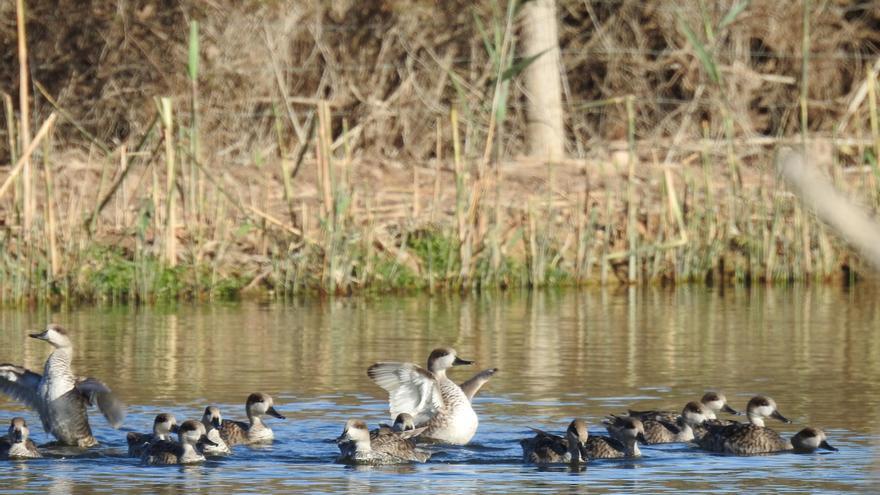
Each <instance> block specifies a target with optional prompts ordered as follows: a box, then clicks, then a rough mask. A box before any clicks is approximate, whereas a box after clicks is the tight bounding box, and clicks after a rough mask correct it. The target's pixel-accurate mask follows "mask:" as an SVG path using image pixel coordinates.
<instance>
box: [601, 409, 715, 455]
mask: <svg viewBox="0 0 880 495" xmlns="http://www.w3.org/2000/svg"><path fill="white" fill-rule="evenodd" d="M616 419H617V416H613V415H612V416H610V417H609V418H608V419H606V420H605V422H604V423H605V424H606V425H607V428H608V432H609V433H611V434H612V436H614V434H613V433H614V432H617V431H619V430H618V429H617V427H616V426H614V425H615V424H616ZM705 421H706V407H705V406H703V404H701V403H699V402H688V403H687V404H686V405H685V406H684V409H682V411H681V414H680V415H678V417H677V418H676V419H675V420H674V421H672V422H670V421H668V420H666V419H663V416H659V415H658V416H657V417H656V419H652V418H650V417H648V418H646V419H642V420H641V422H642V426H643V427H644V429H645V440H647V442H646V443H647V444H648V445H654V444H658V443H675V442H690V441H691V440H693V439H694V428H695V427H697V426H698V425H701V424H703V423H704V422H705ZM618 440H622V439H620V438H618Z"/></svg>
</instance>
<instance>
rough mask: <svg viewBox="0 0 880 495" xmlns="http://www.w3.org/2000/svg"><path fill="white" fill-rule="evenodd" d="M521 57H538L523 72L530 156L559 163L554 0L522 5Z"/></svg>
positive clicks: (559, 108) (561, 135)
mask: <svg viewBox="0 0 880 495" xmlns="http://www.w3.org/2000/svg"><path fill="white" fill-rule="evenodd" d="M522 36H523V43H522V47H523V48H522V50H523V54H522V56H523V58H525V57H530V56H533V55H535V54H539V53H540V54H541V55H540V56H539V57H538V59H537V60H535V61H534V62H532V64H531V65H529V67H528V68H526V71H525V86H526V93H527V99H528V103H527V107H526V108H527V117H526V118H527V120H528V129H527V139H528V153H529V155H530V156H534V157H541V158H544V159H547V160H558V159H560V158H562V157H563V156H564V154H565V128H564V127H563V124H562V84H561V81H560V70H559V38H558V35H557V26H556V0H532V1H530V2H528V3H526V4H525V5H524V6H523V29H522Z"/></svg>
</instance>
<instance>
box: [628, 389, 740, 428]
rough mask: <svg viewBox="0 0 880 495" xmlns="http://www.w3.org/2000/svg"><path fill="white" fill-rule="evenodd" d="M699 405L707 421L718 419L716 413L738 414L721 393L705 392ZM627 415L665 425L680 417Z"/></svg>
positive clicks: (653, 412)
mask: <svg viewBox="0 0 880 495" xmlns="http://www.w3.org/2000/svg"><path fill="white" fill-rule="evenodd" d="M700 404H702V405H703V407H704V410H703V414H704V415H705V416H706V420H707V421H712V420H715V419H718V416H717V413H719V412H726V413H728V414H733V415H739V414H740V413H739V412H737V410H736V409H734V408H732V407H730V405H728V404H727V397H725V396H724V394H722V393H721V392H711V391H710V392H706V393H705V394H703V397H701V398H700ZM627 414H628V415H629V416H633V417H635V418H638V419H639V420H641V421H645V420H646V419H653V420H658V421H665V422H667V423H675V422H676V421H677V420H678V418H679V417H680V414H679V413H678V412H676V411H658V410H649V411H634V410H632V409H630V410H629V411H628V412H627Z"/></svg>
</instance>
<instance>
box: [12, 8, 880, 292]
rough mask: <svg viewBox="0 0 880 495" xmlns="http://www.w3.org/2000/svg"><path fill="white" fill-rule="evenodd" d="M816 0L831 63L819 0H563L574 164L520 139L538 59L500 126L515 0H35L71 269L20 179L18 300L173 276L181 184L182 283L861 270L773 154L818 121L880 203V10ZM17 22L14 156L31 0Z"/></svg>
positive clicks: (840, 172) (829, 155)
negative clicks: (803, 207) (793, 194)
mask: <svg viewBox="0 0 880 495" xmlns="http://www.w3.org/2000/svg"><path fill="white" fill-rule="evenodd" d="M813 3H815V4H816V5H813V6H812V8H811V10H810V11H809V12H808V15H807V17H806V19H807V21H808V23H809V26H810V29H809V36H808V37H807V40H806V41H807V43H808V44H807V47H808V54H809V55H808V57H806V59H805V57H804V50H803V48H804V38H803V37H802V34H803V29H802V27H803V25H804V17H803V8H802V3H800V2H774V1H770V0H763V1H760V0H758V1H753V2H751V3H748V4H747V5H746V3H744V2H737V1H708V0H682V1H677V2H641V1H636V0H621V1H615V0H589V1H577V2H575V1H568V0H559V1H558V14H559V20H560V48H561V55H562V63H563V66H564V67H563V69H564V78H563V82H564V85H563V87H564V89H565V102H566V110H567V114H566V125H567V129H568V131H569V145H568V152H569V156H571V159H570V160H568V161H565V162H563V163H559V164H553V165H551V166H549V167H548V166H547V165H545V164H539V163H532V162H528V161H526V160H522V159H519V158H518V157H520V155H521V152H522V146H523V139H522V134H523V132H524V126H525V118H524V116H523V111H524V107H525V105H524V102H525V98H526V97H527V95H526V94H525V92H524V90H523V88H522V87H521V86H520V85H519V81H518V79H517V78H516V77H513V78H511V79H509V80H507V81H506V83H507V84H506V86H504V88H505V89H504V91H506V94H507V97H506V100H505V101H506V105H505V106H504V108H505V109H506V111H505V112H504V117H503V119H500V120H497V121H496V120H493V115H494V116H497V115H498V113H497V110H498V109H497V108H493V106H492V102H493V96H494V94H495V91H498V88H499V87H501V85H498V84H496V82H497V81H496V79H497V74H498V73H499V70H498V68H499V65H498V64H502V65H503V64H509V65H507V66H502V69H505V68H506V69H510V68H512V67H513V66H514V65H515V64H516V61H515V60H513V61H510V60H507V61H505V60H500V61H499V60H497V53H498V51H497V47H498V46H500V44H501V43H502V41H503V40H504V39H505V37H510V38H509V40H512V42H513V43H514V46H515V43H516V34H517V31H516V29H514V30H513V31H512V32H509V31H506V30H505V29H504V25H505V22H504V21H505V19H504V15H505V9H506V3H505V2H498V4H496V3H495V2H491V1H487V2H480V3H479V4H478V5H476V6H475V5H473V3H472V2H459V1H451V2H441V3H437V2H429V1H422V0H404V1H394V2H392V1H365V2H352V1H349V2H333V6H332V7H329V6H328V4H327V3H326V2H313V1H300V2H283V1H271V2H260V1H244V2H233V1H228V0H213V1H210V2H201V1H200V2H195V1H184V2H171V1H148V0H141V1H123V2H114V3H108V2H99V1H86V2H79V1H74V0H60V1H58V2H48V1H36V0H31V1H28V2H27V7H28V11H27V30H28V50H29V60H30V65H31V68H30V76H31V80H32V87H31V88H29V89H30V90H31V92H32V94H33V103H32V108H31V122H33V123H34V124H33V127H34V129H36V128H37V127H39V125H40V123H41V122H42V121H43V120H45V118H46V117H47V116H48V115H49V114H50V113H51V112H53V111H55V112H58V114H59V119H58V124H57V126H55V128H54V130H53V132H52V133H51V139H50V140H49V141H47V142H48V143H49V144H48V145H47V146H46V147H41V148H40V149H38V151H37V153H36V154H35V156H36V157H38V158H39V159H38V160H37V161H36V162H35V163H37V167H39V168H38V169H39V170H42V169H44V168H48V170H49V171H50V174H51V175H52V178H53V180H54V183H53V185H54V187H53V188H52V190H51V193H49V192H47V187H45V186H44V185H43V181H45V180H47V179H44V178H43V174H42V173H38V174H37V175H36V177H38V178H39V179H38V184H39V185H38V186H37V187H35V191H36V194H37V196H38V199H37V201H36V204H37V207H38V208H39V209H40V212H45V211H47V205H48V204H54V205H56V208H55V210H56V212H57V213H56V214H57V216H58V218H57V224H58V228H57V230H54V229H50V228H49V223H50V222H49V221H48V216H47V215H46V214H45V213H40V215H38V216H39V217H40V220H39V221H38V225H37V226H36V227H35V228H36V229H37V230H38V232H39V234H38V235H35V238H36V239H45V238H46V237H47V236H51V237H52V238H53V239H57V241H58V247H57V248H56V249H55V250H56V251H57V254H56V255H55V256H56V257H60V258H62V259H63V262H60V263H59V262H56V264H57V265H58V266H59V267H60V268H59V269H58V271H57V272H56V270H55V269H54V268H49V269H48V270H47V269H46V267H47V266H52V263H50V258H51V257H52V253H51V251H52V249H51V248H50V247H48V243H47V242H42V241H40V242H37V243H27V242H24V238H25V236H24V235H23V234H22V232H21V229H20V226H21V215H22V205H23V203H22V198H21V188H20V187H16V188H15V189H14V190H13V191H12V192H11V193H10V194H8V195H7V196H6V197H2V198H0V215H2V216H3V221H4V228H5V229H6V230H5V231H4V233H3V236H2V239H0V243H2V244H3V245H4V248H5V251H6V255H5V258H4V261H3V262H2V263H0V265H2V266H3V267H4V268H3V270H4V274H5V275H6V277H5V280H6V282H4V284H5V285H4V288H3V297H4V298H6V299H20V298H22V297H28V296H29V295H31V296H33V295H37V296H38V297H42V296H43V295H50V296H51V295H52V294H55V295H58V294H61V295H62V296H65V297H87V298H92V297H106V296H107V292H108V291H106V290H103V289H100V288H95V287H93V286H95V284H96V282H95V281H94V279H95V277H97V278H101V279H102V277H105V275H106V273H105V272H106V271H107V270H110V268H108V267H110V266H115V264H117V263H122V262H130V263H131V264H130V265H125V264H124V263H122V265H123V266H126V267H128V268H131V269H130V270H129V269H128V268H126V270H128V271H125V270H123V271H124V272H125V273H123V274H122V275H120V277H121V278H120V280H122V281H121V282H119V283H118V284H117V285H118V287H117V286H116V285H114V287H115V288H114V289H112V290H109V292H110V293H112V294H111V297H112V296H113V295H115V294H116V293H118V294H119V295H120V297H136V298H151V297H155V296H156V293H157V292H158V291H160V289H159V287H160V285H157V284H158V282H157V281H156V280H153V279H149V280H147V279H145V278H144V277H147V278H149V277H152V275H149V274H148V273H146V272H149V271H150V270H153V269H154V268H155V267H157V266H158V267H162V266H166V265H168V260H167V259H165V260H164V261H162V259H163V256H164V254H163V253H164V252H165V249H166V247H167V246H166V244H167V242H168V238H169V236H168V234H167V232H164V231H165V230H167V229H168V228H169V225H168V218H167V214H166V210H167V208H166V207H167V205H168V204H172V208H173V209H179V212H178V214H177V216H178V217H179V218H178V220H177V223H176V224H175V225H174V226H173V230H174V232H173V237H174V239H176V240H177V241H178V242H179V244H180V246H181V247H182V249H181V250H180V251H179V252H178V253H177V254H176V255H175V261H179V262H180V265H181V266H182V267H183V268H175V269H174V270H172V273H173V274H174V275H173V276H172V275H168V277H169V279H170V280H172V281H173V282H174V284H177V285H174V284H172V285H173V287H172V288H171V289H168V291H169V292H172V293H174V295H177V294H189V295H197V294H212V293H214V292H216V288H217V287H219V286H222V285H223V284H225V283H227V282H228V285H229V287H231V290H232V291H235V290H237V289H240V288H242V287H247V288H249V289H250V288H258V287H263V288H267V289H270V290H275V291H280V292H296V291H300V290H303V289H321V290H330V291H334V292H338V291H343V292H345V291H349V290H354V289H358V288H363V287H378V288H382V287H392V288H394V287H412V286H416V287H437V286H451V287H482V286H487V285H488V286H498V285H500V286H509V285H521V284H525V285H544V284H548V283H563V282H566V283H579V282H585V281H591V280H595V281H601V282H605V281H608V280H613V279H615V274H616V275H618V276H619V278H620V279H621V280H623V281H636V280H638V281H650V280H704V279H706V278H713V279H716V280H717V279H718V278H719V277H721V278H724V279H725V280H728V279H732V280H740V281H749V280H793V279H798V280H806V279H814V278H819V279H824V278H828V277H834V276H836V274H838V273H839V270H840V268H841V267H842V266H847V267H849V266H850V264H851V262H850V260H849V255H848V254H847V252H846V251H845V250H843V249H842V248H841V247H840V246H839V245H837V244H836V243H835V242H834V241H833V240H832V238H830V237H829V235H828V234H827V233H826V232H825V230H824V228H823V227H822V226H821V225H820V224H818V223H816V222H815V221H814V220H813V218H812V216H811V215H809V214H807V213H805V212H803V211H800V210H799V208H797V206H796V205H794V203H793V202H792V201H791V198H790V197H788V196H787V195H785V194H784V193H782V192H781V191H780V190H779V185H778V184H777V183H776V180H775V178H774V177H773V175H772V167H770V163H771V158H772V154H773V149H774V148H775V146H776V145H777V144H778V143H780V142H795V143H799V142H801V141H802V140H804V139H806V140H807V141H808V142H809V143H810V144H809V146H810V150H812V151H814V152H815V157H816V158H817V159H818V161H819V162H821V163H822V164H823V165H824V166H826V167H827V169H828V170H829V171H830V173H831V174H832V176H833V177H834V178H835V180H836V183H837V184H838V185H839V186H841V187H847V188H850V190H851V191H855V192H857V193H858V194H860V195H861V197H863V198H865V201H866V202H868V203H871V204H877V196H878V195H877V183H876V181H877V178H878V177H880V176H878V177H875V175H876V170H877V168H876V159H875V157H876V156H877V153H876V150H875V149H874V139H875V138H876V136H875V135H872V130H871V125H870V120H871V115H872V111H875V110H876V108H875V107H876V105H875V106H874V107H872V106H871V105H872V104H871V102H870V101H869V98H868V87H869V86H870V85H869V84H868V81H871V80H875V79H876V76H877V71H876V69H877V68H878V67H880V65H878V63H877V60H878V59H877V57H878V41H880V39H878V38H880V9H878V8H877V7H878V5H877V4H876V2H860V3H853V2H842V1H827V2H813ZM741 5H744V6H745V7H744V8H740V6H741ZM0 19H3V20H2V21H0V57H2V62H3V63H2V65H0V90H2V91H3V92H4V93H6V94H8V95H10V98H9V99H8V100H7V101H8V103H7V109H8V112H9V113H10V114H11V115H12V118H11V119H7V120H6V122H7V125H5V126H0V127H2V128H0V132H2V133H3V134H2V135H0V138H2V139H0V162H5V163H13V162H15V159H16V158H17V157H18V156H20V154H21V151H22V146H21V145H20V143H18V144H14V145H12V146H10V143H17V141H16V140H17V139H18V134H17V133H12V135H10V133H9V130H10V126H9V125H8V123H9V122H13V123H15V122H17V120H16V117H15V116H16V115H18V113H19V110H20V109H19V108H18V107H17V104H16V103H15V102H16V101H17V98H16V94H17V92H18V91H19V89H20V88H19V86H18V76H19V74H18V63H17V59H16V43H17V39H16V34H15V32H16V25H15V21H14V20H15V3H14V2H6V3H3V4H0ZM192 21H198V39H199V44H200V46H199V50H198V53H199V67H198V70H197V74H198V77H197V84H195V85H193V84H192V82H191V79H190V77H189V76H188V65H189V64H190V63H191V62H190V59H189V51H190V27H191V24H190V23H191V22H192ZM514 26H515V23H514ZM805 60H806V63H805ZM872 69H874V70H873V72H872V71H871V70H872ZM872 78H873V79H872ZM159 97H167V98H169V99H170V100H169V102H170V104H171V108H172V109H173V124H172V126H171V131H172V132H171V133H170V134H167V133H165V132H164V131H163V126H162V124H161V119H159V120H160V122H158V123H157V118H158V117H157V116H158V115H159V113H160V112H159V110H158V107H159V105H158V104H157V102H156V98H159ZM325 103H326V106H324V105H325ZM627 103H628V104H629V106H630V107H631V109H632V111H631V112H630V113H629V114H628V112H627V106H628V105H627ZM322 107H324V108H326V109H327V110H328V112H325V113H324V114H322V113H321V112H320V111H319V109H320V108H322ZM453 111H454V113H455V114H456V116H457V117H456V119H455V124H454V125H453V119H451V114H452V113H453ZM804 124H806V125H804ZM453 131H455V134H457V137H455V136H454V132H453ZM630 131H632V132H630ZM166 135H170V136H171V137H172V138H173V146H172V149H173V150H175V151H176V154H175V159H176V161H177V166H176V168H174V169H173V173H174V175H173V177H174V179H173V181H171V183H172V187H171V188H167V187H166V186H165V185H166V183H167V182H168V181H167V178H168V176H167V174H168V172H169V170H172V169H169V168H168V166H167V165H168V160H169V155H168V149H167V147H166V144H165V143H164V141H163V140H164V139H165V137H164V136H166ZM456 148H457V149H458V151H456ZM630 149H632V152H631V153H630V152H629V151H628V150H630ZM629 160H633V161H632V163H633V165H634V166H633V170H632V172H631V173H630V172H629V170H628V162H629ZM872 170H873V171H874V172H872ZM285 178H286V179H285ZM169 192H170V195H169ZM169 198H171V199H169ZM50 230H54V231H52V232H51V233H50ZM108 250H109V251H108ZM96 251H97V252H100V253H102V254H100V255H96V254H95V253H96ZM108 252H111V253H112V254H107V253H108ZM102 260H103V261H102ZM106 260H110V261H106ZM154 263H155V265H154ZM632 265H635V271H633V269H632V268H631V266H632ZM163 270H164V268H163ZM47 273H48V274H47ZM159 278H161V277H159ZM230 281H231V282H230ZM221 282H222V283H221ZM114 283H115V282H114ZM224 287H225V286H224Z"/></svg>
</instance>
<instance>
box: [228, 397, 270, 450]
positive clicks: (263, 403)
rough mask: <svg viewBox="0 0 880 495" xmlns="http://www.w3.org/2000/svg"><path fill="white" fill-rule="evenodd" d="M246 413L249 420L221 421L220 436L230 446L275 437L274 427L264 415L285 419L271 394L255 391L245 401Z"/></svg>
mask: <svg viewBox="0 0 880 495" xmlns="http://www.w3.org/2000/svg"><path fill="white" fill-rule="evenodd" d="M244 409H245V413H246V414H247V418H248V422H247V423H245V422H243V421H229V420H225V421H222V422H221V423H220V428H219V430H220V438H221V439H223V441H224V442H225V443H226V445H227V446H228V447H232V446H233V445H242V444H244V445H248V444H253V443H267V442H271V441H272V440H274V439H275V434H274V433H273V432H272V429H271V428H269V427H268V426H266V424H265V423H263V416H265V415H266V414H268V415H269V416H272V417H275V418H278V419H285V418H284V416H282V415H281V413H279V412H278V411H276V410H275V402H274V401H273V400H272V397H271V396H270V395H269V394H264V393H262V392H255V393H252V394H251V395H249V396H248V398H247V402H245V406H244Z"/></svg>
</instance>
